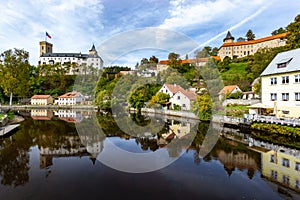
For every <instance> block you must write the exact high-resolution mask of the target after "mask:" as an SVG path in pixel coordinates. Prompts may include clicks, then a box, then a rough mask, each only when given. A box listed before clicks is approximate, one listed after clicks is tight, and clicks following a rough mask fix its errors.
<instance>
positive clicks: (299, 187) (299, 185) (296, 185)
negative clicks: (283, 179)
mask: <svg viewBox="0 0 300 200" xmlns="http://www.w3.org/2000/svg"><path fill="white" fill-rule="evenodd" d="M295 188H296V189H300V181H299V180H295Z"/></svg>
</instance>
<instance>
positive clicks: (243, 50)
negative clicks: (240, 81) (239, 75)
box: [218, 31, 287, 60]
mask: <svg viewBox="0 0 300 200" xmlns="http://www.w3.org/2000/svg"><path fill="white" fill-rule="evenodd" d="M286 35H287V33H282V34H278V35H273V36H268V37H264V38H260V39H257V40H249V41H237V42H235V41H234V37H233V36H232V35H231V33H230V32H229V31H228V33H227V35H226V37H225V38H224V39H223V42H224V43H223V45H222V46H221V47H220V48H219V51H218V56H219V57H220V59H221V60H223V59H224V58H225V57H229V58H231V59H233V58H242V57H245V56H248V55H253V54H254V53H256V52H257V50H258V49H261V48H275V47H280V46H285V44H286V40H285V38H286Z"/></svg>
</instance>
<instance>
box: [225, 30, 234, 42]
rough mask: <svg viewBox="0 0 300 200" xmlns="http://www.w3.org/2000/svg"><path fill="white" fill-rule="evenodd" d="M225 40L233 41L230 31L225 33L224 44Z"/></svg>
mask: <svg viewBox="0 0 300 200" xmlns="http://www.w3.org/2000/svg"><path fill="white" fill-rule="evenodd" d="M226 40H234V37H232V35H231V33H230V31H228V32H227V35H226V37H225V38H224V39H223V42H225V41H226Z"/></svg>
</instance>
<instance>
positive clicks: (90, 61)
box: [39, 41, 103, 74]
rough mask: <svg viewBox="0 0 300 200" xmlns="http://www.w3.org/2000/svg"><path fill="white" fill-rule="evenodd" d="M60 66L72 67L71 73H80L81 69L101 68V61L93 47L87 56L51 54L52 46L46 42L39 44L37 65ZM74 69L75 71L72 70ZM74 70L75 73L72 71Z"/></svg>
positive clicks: (80, 54)
mask: <svg viewBox="0 0 300 200" xmlns="http://www.w3.org/2000/svg"><path fill="white" fill-rule="evenodd" d="M56 63H57V64H60V65H61V66H67V65H69V66H72V68H73V69H72V71H73V73H77V74H78V73H81V72H80V71H81V70H80V68H81V67H84V66H86V67H94V68H98V69H102V68H103V60H102V58H101V57H100V56H99V55H98V53H97V50H96V48H95V45H94V44H93V46H92V48H91V49H90V50H89V53H88V54H82V53H81V52H80V53H53V44H51V43H49V42H47V41H41V42H40V60H39V65H45V64H56ZM74 68H75V69H74ZM74 70H75V71H74Z"/></svg>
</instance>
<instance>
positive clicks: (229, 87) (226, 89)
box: [219, 85, 239, 94]
mask: <svg viewBox="0 0 300 200" xmlns="http://www.w3.org/2000/svg"><path fill="white" fill-rule="evenodd" d="M236 87H238V88H239V86H238V85H227V86H225V87H224V88H223V89H222V90H221V91H220V92H219V94H231V93H232V91H233V90H234V89H235V88H236Z"/></svg>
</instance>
